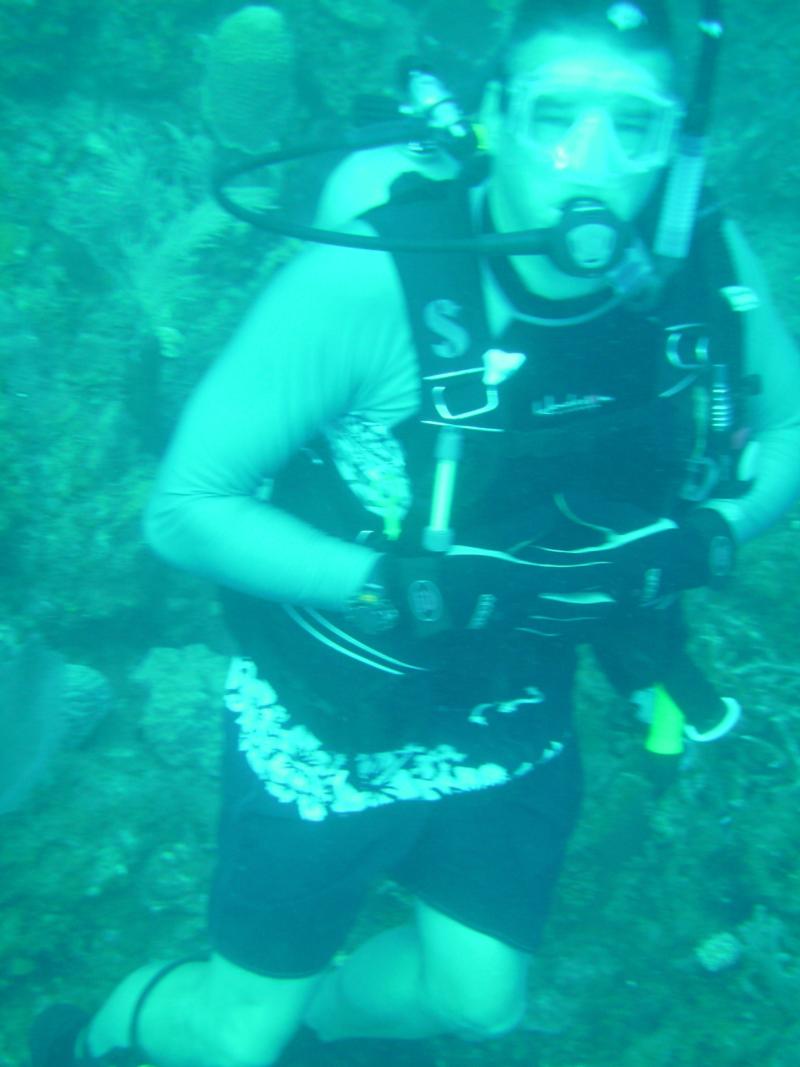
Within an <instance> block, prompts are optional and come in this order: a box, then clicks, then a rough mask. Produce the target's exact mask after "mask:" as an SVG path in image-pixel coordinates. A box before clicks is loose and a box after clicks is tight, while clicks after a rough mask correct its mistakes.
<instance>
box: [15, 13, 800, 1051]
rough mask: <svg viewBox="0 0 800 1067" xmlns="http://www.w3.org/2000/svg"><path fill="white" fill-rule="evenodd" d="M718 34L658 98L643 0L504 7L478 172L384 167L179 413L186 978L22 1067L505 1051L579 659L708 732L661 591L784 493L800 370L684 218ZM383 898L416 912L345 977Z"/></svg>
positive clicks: (651, 24) (726, 255)
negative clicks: (197, 760)
mask: <svg viewBox="0 0 800 1067" xmlns="http://www.w3.org/2000/svg"><path fill="white" fill-rule="evenodd" d="M711 6H712V7H713V6H714V5H711ZM721 29H722V27H721V24H720V23H718V22H717V21H716V20H715V19H713V18H711V19H709V18H703V19H702V20H701V36H702V40H703V44H702V47H701V49H700V51H701V60H700V64H699V71H698V75H697V78H696V79H695V80H696V85H695V87H694V88H693V89H692V90H691V91H690V93H689V94H688V99H686V100H684V95H685V94H684V93H683V92H682V91H681V88H680V81H679V75H680V72H679V71H678V70H677V69H676V58H675V55H674V51H673V46H672V43H671V38H670V33H669V27H668V25H667V20H666V15H665V12H664V10H663V8H662V6H661V5H660V4H659V3H658V2H656V0H647V2H645V0H641V2H638V3H608V2H606V0H558V2H555V0H536V2H525V0H523V2H522V3H521V5H520V6H519V9H518V12H517V16H516V21H515V23H514V25H513V28H512V31H511V33H510V37H509V39H508V41H507V43H506V45H505V47H504V49H503V52H502V56H501V57H500V60H499V62H498V66H497V69H496V72H495V76H494V78H493V79H492V80H491V81H490V83H489V84H488V86H487V87H486V90H485V93H484V97H483V103H482V105H481V112H480V126H481V135H480V138H479V140H480V143H481V146H482V147H481V152H482V156H481V159H480V160H479V161H478V164H479V165H475V166H473V165H472V162H467V163H465V165H464V166H463V168H460V169H459V173H458V174H457V175H455V176H452V175H450V174H449V173H448V174H445V173H441V172H437V173H436V174H432V175H430V177H429V178H426V177H425V175H424V174H418V173H415V172H416V171H420V170H423V171H424V169H425V168H423V167H416V166H414V165H408V166H406V165H405V164H403V163H401V164H399V165H398V180H397V181H395V182H393V183H392V182H391V181H387V182H386V185H387V187H388V185H392V189H391V193H392V195H391V197H390V198H389V199H388V200H387V201H386V202H385V203H382V202H381V201H382V200H383V199H384V197H383V194H382V193H379V194H378V195H376V196H375V197H374V199H372V200H371V202H370V204H369V205H368V206H369V207H371V210H369V211H367V213H366V214H365V215H363V216H362V217H361V218H359V219H358V220H354V221H352V223H351V224H350V225H348V226H347V227H346V228H344V227H343V228H342V229H341V230H337V231H336V232H333V233H331V232H330V231H325V229H324V225H326V224H328V223H329V222H330V223H333V222H334V221H336V223H337V225H338V220H337V214H336V204H335V203H333V201H335V197H333V200H332V201H331V203H332V205H333V206H332V207H331V208H330V211H328V209H326V212H325V213H323V216H322V218H321V221H322V223H323V225H322V227H321V229H322V231H323V232H322V234H320V233H319V229H320V227H316V228H312V229H314V230H315V232H316V238H315V239H319V240H327V241H329V242H330V243H328V244H319V245H315V246H313V247H309V248H307V249H306V250H304V251H303V252H302V253H301V254H299V255H298V256H296V257H295V259H294V260H293V261H292V262H291V263H289V264H288V265H287V266H286V267H285V268H284V269H283V270H282V271H281V272H280V273H279V274H278V275H277V276H276V277H275V278H274V279H273V280H272V281H271V283H270V285H269V286H268V288H267V290H266V292H265V293H264V294H263V296H262V297H261V298H260V299H259V300H258V301H257V303H256V305H255V306H254V308H253V309H252V311H251V312H250V314H249V316H248V317H247V319H246V321H245V322H244V324H243V325H242V327H241V329H240V330H239V332H238V333H237V334H236V335H235V336H234V338H233V339H232V341H231V342H230V344H229V345H228V347H227V348H226V349H225V351H224V352H223V353H222V354H221V356H220V358H219V359H218V361H217V362H216V363H215V364H214V365H213V366H212V367H211V368H210V370H209V371H208V373H207V374H206V376H205V378H204V379H203V381H202V382H201V383H200V385H199V386H198V388H197V389H196V391H195V393H194V395H193V396H192V398H191V399H190V401H189V403H188V405H187V407H186V409H185V412H184V414H183V416H182V418H181V420H180V423H179V425H178V427H177V431H176V433H175V435H174V438H173V440H172V442H171V445H170V447H169V450H168V453H167V455H166V458H165V460H164V462H163V465H162V467H161V470H160V473H159V476H158V480H157V485H156V487H155V491H154V494H153V497H152V500H151V502H150V505H149V508H148V512H147V516H146V532H147V537H148V539H149V542H150V544H151V545H152V547H153V548H154V549H155V551H156V552H157V553H158V554H159V555H160V556H162V557H163V558H164V559H165V560H166V561H168V562H169V563H171V564H172V565H174V566H176V567H180V568H183V569H185V570H188V571H190V572H192V573H194V574H197V575H201V576H203V577H205V578H210V579H212V580H213V581H215V582H216V583H218V584H219V586H220V587H221V588H222V590H223V599H224V603H225V610H226V613H227V618H228V622H229V625H230V629H231V631H232V633H233V634H234V636H235V638H236V641H237V644H238V654H237V656H236V657H235V658H234V660H233V662H232V664H231V667H230V672H229V676H228V679H227V684H226V688H225V694H224V722H225V734H226V740H225V756H224V760H225V766H224V783H223V806H222V816H221V824H220V844H219V860H218V866H217V872H216V875H215V878H214V883H213V888H212V891H211V900H210V908H209V914H210V922H209V931H210V953H209V955H207V956H205V957H202V958H197V959H190V960H175V961H170V962H167V963H164V962H156V963H150V964H147V965H145V966H143V967H140V968H139V969H137V970H135V971H134V972H133V973H132V974H130V975H129V976H128V977H127V978H125V979H124V981H123V982H122V983H121V984H120V985H119V986H118V987H117V989H115V990H114V991H113V992H112V993H111V995H110V997H109V999H108V1000H107V1001H106V1003H105V1004H104V1005H103V1006H102V1007H101V1008H100V1010H99V1011H98V1012H97V1013H96V1014H95V1015H94V1016H91V1017H90V1016H89V1015H87V1014H85V1013H84V1012H82V1011H80V1010H79V1009H77V1008H73V1007H70V1006H68V1005H60V1006H54V1007H52V1008H50V1009H48V1010H47V1011H45V1012H44V1013H43V1014H42V1015H41V1016H40V1017H39V1018H38V1019H37V1020H36V1022H35V1024H34V1028H33V1031H32V1038H31V1042H32V1057H33V1063H34V1067H65V1065H68V1064H109V1065H111V1064H123V1063H125V1064H143V1063H152V1064H158V1065H159V1067H187V1065H189V1064H191V1065H193V1067H262V1065H267V1064H274V1063H289V1062H291V1061H292V1056H293V1054H294V1053H293V1050H296V1049H297V1048H298V1045H297V1044H296V1043H297V1042H301V1043H302V1042H303V1041H306V1042H308V1041H310V1040H315V1041H316V1042H317V1044H316V1046H314V1051H313V1055H314V1056H315V1057H321V1058H322V1059H324V1057H325V1055H328V1054H330V1055H332V1056H335V1055H336V1049H337V1047H340V1048H344V1047H348V1048H352V1047H354V1046H351V1045H350V1044H349V1042H350V1040H351V1039H358V1040H359V1041H360V1042H361V1047H362V1049H365V1050H368V1049H369V1048H373V1049H374V1050H375V1052H374V1057H375V1058H377V1057H378V1056H380V1058H381V1060H382V1061H387V1060H389V1061H390V1060H391V1056H392V1055H394V1054H397V1055H400V1053H399V1052H396V1050H397V1049H400V1048H405V1049H409V1050H414V1049H415V1046H414V1040H415V1039H417V1040H419V1039H426V1038H429V1037H432V1036H435V1035H440V1034H452V1035H457V1036H460V1037H463V1038H465V1039H470V1040H476V1039H486V1038H491V1037H493V1036H495V1035H500V1034H504V1033H507V1032H509V1031H510V1030H512V1029H513V1028H515V1027H516V1026H517V1025H518V1024H519V1023H520V1021H521V1020H522V1018H523V1016H524V1013H525V1005H526V985H527V976H528V969H529V963H530V959H531V955H532V953H533V952H534V951H535V950H536V946H537V944H538V941H539V939H540V936H541V930H542V926H543V923H544V921H545V917H546V913H547V909H548V903H549V900H550V898H551V895H552V892H553V888H554V885H555V883H556V879H557V875H558V871H559V867H560V864H561V861H562V858H563V854H564V849H565V845H566V842H567V839H568V837H569V834H570V831H571V830H572V828H573V826H574V823H575V819H576V817H577V813H578V808H579V801H580V792H581V769H580V757H579V751H578V743H577V739H576V737H575V733H574V731H573V728H572V725H571V710H572V709H571V692H572V686H573V678H574V673H575V663H576V650H577V649H578V648H579V646H581V645H591V646H592V647H594V648H595V650H596V651H597V654H598V656H599V658H600V660H601V662H602V663H603V665H604V666H605V668H606V670H607V671H608V673H609V675H610V676H611V677H612V678H613V679H614V680H615V681H616V682H617V684H618V685H619V686H620V688H621V689H622V690H623V691H627V692H632V691H633V690H638V689H642V688H647V687H651V688H654V689H655V690H656V691H659V692H660V693H661V694H662V696H664V695H666V696H667V697H669V699H670V701H671V702H672V705H674V706H675V707H676V708H678V710H679V711H681V713H682V714H684V719H683V720H680V721H679V728H678V732H679V733H680V734H681V738H682V739H683V738H684V737H685V738H687V739H688V743H690V744H700V743H703V742H712V741H714V740H715V739H716V738H718V737H720V736H723V735H724V734H726V733H727V732H728V731H729V730H730V729H731V728H732V727H733V726H734V725H735V720H736V717H737V715H738V708H737V707H736V705H735V702H734V701H733V700H731V699H730V698H717V697H716V696H715V694H713V693H712V694H711V696H710V697H708V698H707V699H704V700H694V701H693V694H694V693H695V690H694V685H695V683H696V682H697V677H696V675H693V674H692V672H691V670H690V669H689V668H688V667H687V666H686V663H685V661H684V657H683V652H682V649H683V627H682V623H681V620H680V612H679V603H680V594H681V593H682V591H683V590H687V589H691V588H697V587H701V586H714V585H716V584H718V583H721V582H723V581H724V580H725V578H726V577H727V576H728V575H729V574H730V572H731V569H732V567H733V564H734V555H735V549H736V546H737V545H739V544H740V543H742V542H744V541H747V540H749V539H751V538H752V537H754V536H756V535H757V534H759V533H760V532H761V531H763V530H764V529H766V528H767V527H769V526H770V524H772V523H774V522H775V521H776V519H778V518H779V517H780V516H781V515H782V514H784V513H785V512H786V511H787V509H788V508H789V507H790V506H791V504H792V503H793V502H794V501H795V500H796V499H797V497H798V495H800V468H798V465H797V463H796V458H795V457H796V456H797V455H798V452H799V450H800V361H798V355H797V351H796V350H795V348H794V346H793V344H792V342H791V340H790V338H789V337H788V335H787V333H786V331H785V329H784V328H783V326H782V324H781V323H780V321H779V319H778V317H777V315H776V313H775V311H774V309H773V307H772V304H771V303H770V300H769V296H768V293H767V290H766V286H765V283H764V279H763V275H762V272H761V269H760V267H759V265H758V263H757V262H756V260H755V259H754V257H753V254H752V253H751V252H750V250H749V248H748V246H747V245H746V243H745V241H744V240H743V238H742V236H741V234H740V232H739V230H738V229H737V228H736V226H734V225H733V224H732V223H730V222H729V221H727V220H725V219H723V218H722V217H721V215H720V213H719V211H718V209H717V208H716V207H715V205H714V204H713V203H712V202H711V201H710V199H709V198H708V197H706V196H703V197H701V196H700V192H701V186H702V141H703V139H704V136H705V129H704V118H705V114H704V112H705V111H706V110H707V104H708V88H709V84H708V83H709V82H710V71H711V68H712V59H713V53H714V50H715V48H716V45H717V43H718V38H719V34H720V33H721ZM441 102H442V101H438V103H441ZM460 122H461V120H460V119H457V120H453V122H451V123H450V127H453V125H454V123H455V127H458V124H459V123H460ZM445 125H447V124H445ZM448 128H449V127H448ZM450 132H451V133H453V130H452V129H450ZM468 134H469V131H466V130H465V129H460V128H456V129H455V133H453V136H454V137H455V138H457V139H463V140H464V141H465V142H466V141H467V140H469V135H468ZM448 151H449V150H448ZM451 154H452V155H453V156H454V158H458V151H457V150H456V149H455V148H454V149H453V151H452V153H451ZM466 154H467V153H465V155H466ZM445 169H447V168H445ZM400 172H403V173H400ZM382 180H383V179H382ZM231 196H232V197H233V196H235V192H232V193H231ZM347 214H348V210H347V209H342V212H341V216H340V217H344V216H346V215H347ZM268 224H269V223H268ZM277 225H283V224H282V223H280V222H278V223H277ZM326 232H327V236H326ZM349 244H352V245H353V247H348V245H349ZM697 684H698V685H700V683H699V682H697ZM662 702H663V701H662ZM380 878H392V879H394V880H395V881H396V882H397V883H398V884H399V885H400V886H402V887H403V888H404V890H405V891H406V892H407V893H408V894H409V895H410V896H411V897H412V898H413V904H412V907H411V909H410V914H409V916H408V919H407V921H406V922H405V923H403V924H402V925H399V926H397V927H394V928H391V929H383V930H381V931H380V932H379V933H377V934H376V935H374V936H372V937H370V938H369V939H367V940H365V941H364V942H363V943H361V944H359V945H357V946H356V947H355V948H353V949H352V951H349V952H348V953H345V952H344V951H343V946H344V945H345V942H346V939H347V937H348V933H349V931H350V930H351V928H352V924H353V922H354V919H355V917H356V916H357V914H358V912H359V908H360V905H361V904H362V902H363V900H364V898H365V896H366V894H367V891H368V889H369V887H370V886H371V885H372V884H373V883H374V882H375V881H376V879H380ZM345 1041H347V1042H348V1046H344V1045H340V1043H342V1042H345ZM370 1043H372V1044H370ZM306 1047H307V1046H306ZM392 1050H395V1052H393V1051H392ZM363 1055H368V1052H364V1053H363ZM409 1055H412V1056H413V1058H414V1062H417V1060H418V1056H419V1052H418V1051H413V1052H409ZM359 1062H361V1061H359ZM364 1062H371V1061H370V1060H367V1061H364ZM409 1062H410V1061H409Z"/></svg>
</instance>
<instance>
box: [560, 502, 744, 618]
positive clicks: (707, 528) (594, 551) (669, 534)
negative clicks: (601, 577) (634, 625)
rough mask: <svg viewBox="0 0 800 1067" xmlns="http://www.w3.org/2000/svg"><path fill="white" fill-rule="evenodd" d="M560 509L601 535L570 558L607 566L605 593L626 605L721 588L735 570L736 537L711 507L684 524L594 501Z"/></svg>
mask: <svg viewBox="0 0 800 1067" xmlns="http://www.w3.org/2000/svg"><path fill="white" fill-rule="evenodd" d="M559 507H560V510H561V511H562V513H563V514H564V516H565V518H567V519H569V520H570V521H571V522H572V523H573V524H574V525H575V526H577V527H584V528H586V529H589V530H593V531H595V534H596V536H597V538H598V539H599V541H598V543H596V544H594V545H590V546H588V547H581V548H577V549H572V550H571V551H570V552H569V553H568V554H569V555H571V556H572V557H574V559H576V560H578V559H583V560H585V561H587V562H589V561H593V562H598V563H599V562H604V563H606V564H607V565H608V568H609V570H608V572H607V577H606V584H605V585H604V587H603V588H604V589H605V591H606V592H607V593H608V594H609V595H610V596H611V597H613V598H614V600H616V601H618V602H619V603H620V604H623V605H627V606H629V607H640V608H648V607H653V606H656V605H659V604H663V603H665V602H667V601H668V600H669V599H670V598H671V597H673V596H674V595H675V594H676V593H679V592H681V591H682V590H684V589H694V588H697V587H699V586H702V585H714V584H719V583H720V582H721V581H722V580H724V579H725V578H726V577H727V576H728V575H729V574H730V573H731V571H732V569H733V563H734V557H735V546H734V540H733V535H732V533H731V530H730V527H729V526H728V524H727V523H726V522H725V520H724V519H723V518H722V516H721V515H720V514H719V513H718V512H716V511H714V510H713V509H711V508H698V509H697V510H696V511H693V512H692V513H691V514H690V515H688V516H687V517H686V519H685V520H683V521H681V522H680V523H678V522H674V521H673V520H672V519H666V518H654V517H653V516H650V515H648V514H647V513H645V512H642V511H641V510H640V509H639V508H636V507H633V506H629V505H624V504H622V505H620V504H610V503H609V502H607V501H602V500H593V499H591V498H588V497H575V498H569V497H566V496H565V497H561V498H559Z"/></svg>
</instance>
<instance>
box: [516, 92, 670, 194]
mask: <svg viewBox="0 0 800 1067" xmlns="http://www.w3.org/2000/svg"><path fill="white" fill-rule="evenodd" d="M679 117H680V112H679V109H678V105H677V104H676V102H675V101H674V100H671V99H670V98H668V97H665V96H660V95H658V94H656V93H652V92H649V91H647V90H642V91H641V92H635V91H625V92H605V91H602V90H599V89H595V88H592V87H587V86H585V85H584V86H567V85H558V84H553V83H547V82H542V81H539V80H535V79H531V80H521V81H518V82H517V83H516V84H514V85H512V87H511V102H510V107H509V124H510V128H511V132H512V134H513V136H515V138H516V139H517V141H518V142H519V143H520V144H522V145H523V146H524V147H527V148H529V149H531V150H533V151H535V152H536V153H537V154H538V155H539V156H540V157H541V158H543V159H546V160H548V161H550V162H551V163H553V165H554V166H555V167H556V168H557V169H558V170H565V169H567V168H568V167H569V160H570V159H571V158H573V157H574V156H575V154H576V152H575V148H576V146H577V145H578V144H583V145H584V147H585V141H586V138H587V137H593V136H594V137H605V138H606V139H607V141H608V144H607V151H608V156H609V159H610V160H613V161H614V167H616V168H617V169H619V170H620V171H622V172H623V173H640V172H643V171H648V170H653V169H655V168H657V167H661V166H663V165H664V164H665V163H666V162H667V161H668V159H669V155H670V152H671V149H672V143H673V138H674V134H675V130H676V128H677V123H678V120H679ZM583 151H584V149H581V150H580V152H579V153H578V154H579V155H581V156H582V155H583ZM612 169H614V168H613V167H612Z"/></svg>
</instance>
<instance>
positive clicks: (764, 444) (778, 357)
mask: <svg viewBox="0 0 800 1067" xmlns="http://www.w3.org/2000/svg"><path fill="white" fill-rule="evenodd" d="M725 236H726V239H727V241H728V246H729V248H730V250H731V253H732V255H733V257H734V262H735V263H736V265H737V268H738V273H739V279H740V282H741V284H742V285H746V286H749V287H750V288H752V289H753V290H754V291H755V292H756V293H757V295H758V297H759V299H760V301H761V303H760V306H759V307H758V308H757V309H755V310H753V311H748V312H744V313H743V318H744V330H745V373H747V374H754V375H756V376H757V378H758V381H759V383H760V387H761V388H760V392H759V393H758V394H757V395H755V396H753V397H752V398H751V400H750V401H749V402H748V410H747V417H748V419H747V421H748V424H749V426H751V427H752V431H753V436H752V444H751V446H750V447H749V454H750V456H751V459H752V463H753V470H752V473H751V474H749V475H748V477H753V478H754V481H753V485H752V488H751V489H749V490H748V492H747V493H745V495H744V496H742V497H739V498H737V499H735V500H712V501H709V503H708V505H707V506H710V507H713V508H715V509H716V510H717V511H719V512H720V513H721V514H722V516H723V517H724V518H725V519H726V520H727V522H728V523H729V524H730V526H731V527H732V528H733V532H734V534H735V536H736V539H737V540H738V541H740V542H743V541H748V540H750V539H751V538H752V537H755V536H756V535H757V534H759V533H761V532H762V531H763V530H765V529H767V527H769V526H771V525H772V523H774V522H775V521H776V520H777V519H778V518H780V516H781V515H783V514H784V513H785V512H786V511H787V510H788V509H789V508H790V507H791V506H792V504H793V503H794V502H795V501H796V500H797V499H798V497H800V353H798V349H797V346H796V345H795V343H794V342H793V340H792V338H791V336H790V334H789V332H788V331H787V329H786V327H785V326H784V324H783V323H782V321H781V319H780V318H779V316H778V314H777V311H776V310H775V307H774V305H773V303H772V301H771V299H770V295H769V286H768V284H767V282H766V279H765V276H764V271H763V269H762V267H761V265H760V263H759V261H758V259H757V258H756V256H755V255H754V253H753V252H752V250H751V249H750V247H749V246H748V244H747V242H746V241H745V239H744V237H743V236H742V234H741V231H740V230H739V229H738V227H737V226H736V225H735V224H733V223H727V224H726V228H725ZM745 473H746V472H745Z"/></svg>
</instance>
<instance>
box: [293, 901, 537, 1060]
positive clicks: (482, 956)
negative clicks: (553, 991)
mask: <svg viewBox="0 0 800 1067" xmlns="http://www.w3.org/2000/svg"><path fill="white" fill-rule="evenodd" d="M528 962H529V957H528V955H527V954H526V953H523V952H520V951H518V950H517V949H514V948H511V947H510V946H509V945H505V944H503V943H502V942H500V941H498V940H496V939H495V938H492V937H489V936H488V935H486V934H483V933H480V932H479V931H477V930H472V929H470V928H469V927H468V926H465V925H463V924H462V923H459V922H457V921H456V920H455V919H451V918H449V917H448V916H446V915H444V914H443V913H442V912H439V911H437V910H436V909H434V908H431V907H430V906H429V905H427V904H424V903H422V902H417V904H416V907H415V917H414V922H412V923H409V924H407V925H405V926H400V927H396V928H395V929H392V930H385V931H383V932H381V933H380V934H378V935H377V936H375V937H373V938H371V939H370V940H369V941H367V942H365V944H363V945H361V946H360V947H359V948H358V949H357V950H356V951H355V952H354V953H353V954H352V955H351V956H349V957H348V958H347V959H346V960H345V962H344V963H343V964H342V965H341V966H340V967H338V968H336V969H334V970H331V971H329V972H328V973H327V974H326V976H325V978H324V979H323V981H322V982H321V983H320V985H319V988H318V989H317V991H316V993H315V994H314V997H313V999H312V1001H311V1002H310V1004H309V1008H308V1011H307V1012H306V1018H305V1021H306V1022H307V1023H308V1025H309V1026H311V1027H312V1029H314V1030H315V1031H316V1033H317V1035H318V1036H319V1037H320V1038H322V1039H323V1040H324V1041H336V1040H341V1039H343V1038H351V1037H383V1038H426V1037H432V1036H434V1035H436V1034H441V1033H455V1034H458V1035H460V1036H462V1037H466V1038H472V1039H479V1038H484V1037H492V1036H495V1035H498V1034H502V1033H506V1032H507V1031H509V1030H511V1029H513V1028H514V1027H515V1026H516V1025H517V1023H518V1022H519V1020H520V1019H521V1017H522V1014H523V1011H524V1005H525V980H526V975H527V970H528Z"/></svg>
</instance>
